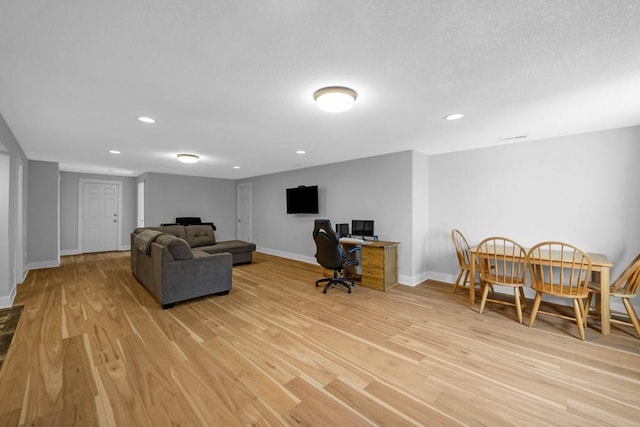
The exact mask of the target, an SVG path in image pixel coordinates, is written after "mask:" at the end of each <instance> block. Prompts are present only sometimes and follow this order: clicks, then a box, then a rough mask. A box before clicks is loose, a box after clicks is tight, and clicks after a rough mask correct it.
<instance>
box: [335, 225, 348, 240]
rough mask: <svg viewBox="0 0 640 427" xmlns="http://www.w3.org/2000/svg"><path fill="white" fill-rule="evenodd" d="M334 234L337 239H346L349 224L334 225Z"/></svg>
mask: <svg viewBox="0 0 640 427" xmlns="http://www.w3.org/2000/svg"><path fill="white" fill-rule="evenodd" d="M336 234H337V235H338V237H347V236H348V235H349V224H336Z"/></svg>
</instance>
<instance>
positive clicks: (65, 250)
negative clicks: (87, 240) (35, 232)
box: [60, 249, 82, 256]
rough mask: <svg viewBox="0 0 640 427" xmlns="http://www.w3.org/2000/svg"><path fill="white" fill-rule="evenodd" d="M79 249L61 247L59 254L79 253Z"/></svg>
mask: <svg viewBox="0 0 640 427" xmlns="http://www.w3.org/2000/svg"><path fill="white" fill-rule="evenodd" d="M81 253H82V252H80V249H62V250H60V256H69V255H80V254H81Z"/></svg>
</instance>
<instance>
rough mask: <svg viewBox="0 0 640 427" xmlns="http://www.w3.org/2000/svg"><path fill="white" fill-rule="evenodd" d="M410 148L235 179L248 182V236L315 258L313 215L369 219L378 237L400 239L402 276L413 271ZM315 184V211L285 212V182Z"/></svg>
mask: <svg viewBox="0 0 640 427" xmlns="http://www.w3.org/2000/svg"><path fill="white" fill-rule="evenodd" d="M413 156H414V153H412V152H411V151H405V152H401V153H395V154H390V155H385V156H377V157H369V158H365V159H360V160H354V161H348V162H341V163H334V164H330V165H324V166H317V167H312V168H305V169H299V170H294V171H288V172H282V173H277V174H272V175H264V176H259V177H254V178H251V179H246V180H241V181H238V182H250V183H251V187H252V237H253V240H254V242H255V243H256V245H258V247H259V249H260V250H261V251H264V252H268V253H273V254H276V255H282V256H287V257H290V258H294V259H301V260H304V261H309V262H315V258H314V254H315V245H314V243H313V239H312V238H311V232H312V230H313V221H314V220H315V219H316V218H329V219H330V220H331V222H332V223H333V224H336V223H341V222H347V223H351V220H352V219H372V220H374V221H375V233H376V234H377V235H378V236H379V238H380V240H391V241H397V242H400V243H401V245H400V248H399V257H398V262H399V274H400V275H401V276H404V277H401V278H400V279H401V281H402V282H403V283H404V282H405V281H410V280H411V276H412V266H411V261H412V254H411V250H412V246H413V243H412V242H413V230H412V217H413V215H412V194H413V185H412V168H413ZM299 185H318V187H319V203H320V206H319V207H320V213H319V214H318V215H309V214H304V215H287V213H286V192H285V189H286V188H290V187H297V186H299Z"/></svg>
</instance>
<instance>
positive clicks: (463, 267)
mask: <svg viewBox="0 0 640 427" xmlns="http://www.w3.org/2000/svg"><path fill="white" fill-rule="evenodd" d="M451 240H453V246H455V248H456V257H457V258H458V265H459V266H460V272H459V273H458V277H456V283H455V285H454V286H453V293H454V294H455V293H456V291H457V290H458V287H461V288H467V287H468V286H467V283H469V273H470V272H471V249H470V247H469V243H467V239H465V238H464V236H463V235H462V233H461V232H460V231H459V230H456V229H454V230H452V231H451ZM460 279H462V282H461V281H460Z"/></svg>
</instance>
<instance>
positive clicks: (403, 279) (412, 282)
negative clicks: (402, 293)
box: [398, 272, 430, 286]
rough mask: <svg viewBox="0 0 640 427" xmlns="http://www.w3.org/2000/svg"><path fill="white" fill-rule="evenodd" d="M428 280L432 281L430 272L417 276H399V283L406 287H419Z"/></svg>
mask: <svg viewBox="0 0 640 427" xmlns="http://www.w3.org/2000/svg"><path fill="white" fill-rule="evenodd" d="M427 279H430V277H429V273H428V272H424V273H420V274H418V275H417V276H407V275H404V274H398V283H399V284H401V285H406V286H418V285H419V284H420V283H422V282H424V281H425V280H427Z"/></svg>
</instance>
